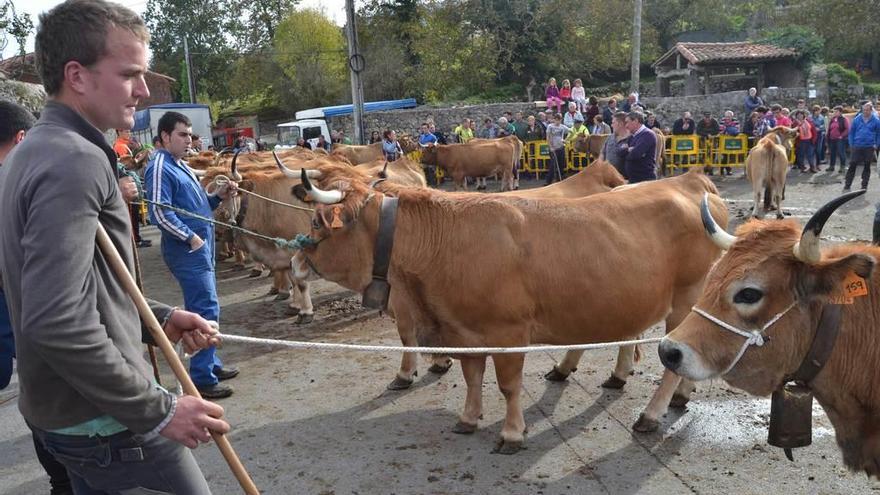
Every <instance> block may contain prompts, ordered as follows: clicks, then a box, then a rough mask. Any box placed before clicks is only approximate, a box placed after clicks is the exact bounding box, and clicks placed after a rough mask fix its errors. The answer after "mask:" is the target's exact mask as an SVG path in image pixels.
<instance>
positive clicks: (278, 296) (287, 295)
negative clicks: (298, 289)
mask: <svg viewBox="0 0 880 495" xmlns="http://www.w3.org/2000/svg"><path fill="white" fill-rule="evenodd" d="M288 299H290V292H281V291H278V294H276V295H275V300H276V301H286V300H288Z"/></svg>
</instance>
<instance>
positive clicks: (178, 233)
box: [144, 112, 238, 399]
mask: <svg viewBox="0 0 880 495" xmlns="http://www.w3.org/2000/svg"><path fill="white" fill-rule="evenodd" d="M158 131H159V136H160V137H161V138H162V145H163V149H160V150H158V151H157V153H156V155H155V157H154V158H153V160H152V161H151V162H150V164H149V165H147V169H146V172H145V174H144V189H145V193H146V197H147V199H149V200H151V201H154V202H157V203H162V204H168V205H171V206H175V207H177V208H181V209H184V210H187V211H190V212H192V213H195V214H198V215H201V216H203V217H208V218H211V217H212V212H213V210H214V209H215V208H217V206H219V205H220V201H221V198H223V197H226V196H227V195H228V194H234V191H235V189H236V186H235V185H234V184H231V185H230V186H231V187H230V188H229V189H228V190H225V191H220V192H219V195H218V196H215V197H208V195H207V194H206V193H205V190H204V189H203V188H202V186H201V185H200V184H199V181H198V178H197V177H196V176H195V175H194V174H193V173H192V172H191V171H190V170H189V168H188V167H187V166H186V164H185V163H184V162H183V161H182V160H181V159H180V158H181V157H182V156H183V154H184V153H185V152H186V149H187V148H188V147H189V146H190V143H191V142H192V123H191V122H190V120H189V118H188V117H186V116H185V115H183V114H180V113H178V112H167V113H165V115H163V116H162V118H160V119H159V125H158ZM149 210H150V220H151V221H152V223H153V224H154V225H156V226H158V227H159V229H160V230H161V231H162V257H163V258H164V259H165V264H166V265H168V268H169V269H170V270H171V273H172V274H173V275H174V278H176V279H177V282H178V283H179V284H180V288H181V290H182V291H183V299H184V304H185V307H186V310H187V311H192V312H194V313H198V314H199V315H200V316H202V317H203V318H205V319H206V320H213V321H219V320H220V304H219V302H218V300H217V282H216V279H215V276H214V226H213V225H211V224H210V223H208V222H206V221H204V220H199V219H196V218H193V217H189V216H186V215H183V214H180V215H178V214H176V213H175V212H173V211H171V210H169V209H166V208H161V207H158V206H155V205H153V204H151V205H150V208H149ZM189 372H190V376H192V379H193V382H194V383H195V385H196V387H197V388H198V389H199V392H200V393H201V394H202V396H203V397H205V398H208V399H220V398H223V397H228V396H230V395H232V387H230V386H228V385H225V384H221V383H219V381H220V380H226V379H229V378H233V377H235V376H236V375H237V374H238V370H237V369H234V368H232V367H230V366H226V367H224V366H223V364H222V363H221V361H220V358H219V357H218V356H217V353H216V350H215V349H214V348H213V347H211V348H208V349H203V350H202V351H201V352H199V353H197V354H196V355H195V356H193V357H192V359H191V360H190V365H189Z"/></svg>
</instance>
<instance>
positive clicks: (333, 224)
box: [330, 206, 342, 229]
mask: <svg viewBox="0 0 880 495" xmlns="http://www.w3.org/2000/svg"><path fill="white" fill-rule="evenodd" d="M340 211H342V207H341V206H334V207H333V220H331V221H330V228H331V229H341V228H342V219H341V218H339V212H340Z"/></svg>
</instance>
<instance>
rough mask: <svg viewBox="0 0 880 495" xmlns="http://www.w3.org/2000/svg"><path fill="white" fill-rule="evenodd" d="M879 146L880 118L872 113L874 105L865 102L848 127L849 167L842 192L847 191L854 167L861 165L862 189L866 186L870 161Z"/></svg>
mask: <svg viewBox="0 0 880 495" xmlns="http://www.w3.org/2000/svg"><path fill="white" fill-rule="evenodd" d="M878 146H880V119H878V118H877V115H875V114H874V105H872V104H871V103H870V102H868V103H865V105H864V106H863V107H862V112H861V113H860V114H858V115H854V116H853V119H852V125H851V126H850V129H849V149H850V159H849V168H848V169H846V179H845V180H844V182H843V190H844V192H846V191H849V188H850V186H852V183H853V179H855V177H856V167H858V166H859V165H863V166H864V168H863V169H862V189H867V188H868V180H869V179H870V178H871V161H872V160H873V159H874V154H875V153H876V152H877V147H878Z"/></svg>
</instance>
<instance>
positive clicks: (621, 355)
mask: <svg viewBox="0 0 880 495" xmlns="http://www.w3.org/2000/svg"><path fill="white" fill-rule="evenodd" d="M635 354H636V346H634V345H622V346H620V348H618V350H617V365H616V366H615V367H614V372H612V373H611V376H610V377H608V379H607V380H605V381H604V382H602V387H603V388H614V389H621V388H623V386H624V385H626V379H627V378H629V375H630V374H632V371H633V361H634V360H635Z"/></svg>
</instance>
